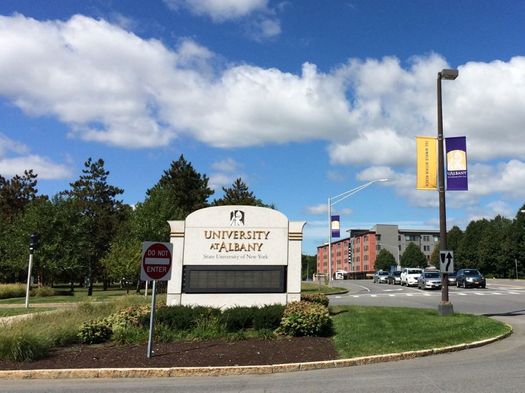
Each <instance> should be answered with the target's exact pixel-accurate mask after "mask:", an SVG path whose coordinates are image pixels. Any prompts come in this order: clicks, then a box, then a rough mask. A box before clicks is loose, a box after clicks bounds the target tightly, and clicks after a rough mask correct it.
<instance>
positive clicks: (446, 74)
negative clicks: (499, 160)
mask: <svg viewBox="0 0 525 393" xmlns="http://www.w3.org/2000/svg"><path fill="white" fill-rule="evenodd" d="M458 74H459V73H458V70H451V69H444V70H442V71H440V72H438V74H437V125H438V181H439V245H440V247H439V249H440V250H441V251H446V250H447V213H446V204H445V158H444V151H443V139H444V138H443V104H442V98H441V80H442V79H445V80H454V79H456V78H457V77H458ZM438 309H439V312H440V314H441V315H449V314H453V313H454V308H453V306H452V303H451V302H450V301H449V298H448V273H442V274H441V302H440V303H439V306H438Z"/></svg>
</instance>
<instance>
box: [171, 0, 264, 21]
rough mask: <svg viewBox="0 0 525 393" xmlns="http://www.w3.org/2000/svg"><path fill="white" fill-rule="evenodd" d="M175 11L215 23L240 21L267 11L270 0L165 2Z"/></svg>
mask: <svg viewBox="0 0 525 393" xmlns="http://www.w3.org/2000/svg"><path fill="white" fill-rule="evenodd" d="M164 2H165V3H166V4H167V5H168V7H170V8H171V9H173V10H179V9H181V8H184V9H187V10H189V11H190V12H191V13H193V14H194V15H199V16H209V17H210V18H211V19H212V20H213V21H214V22H224V21H226V20H231V19H238V18H241V17H244V16H247V15H249V14H251V13H253V12H256V11H264V10H266V9H267V6H268V0H164Z"/></svg>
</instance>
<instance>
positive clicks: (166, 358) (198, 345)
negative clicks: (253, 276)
mask: <svg viewBox="0 0 525 393" xmlns="http://www.w3.org/2000/svg"><path fill="white" fill-rule="evenodd" d="M153 350H154V356H153V357H151V358H149V359H148V358H147V356H146V352H147V344H140V345H125V346H121V345H118V346H117V345H79V346H74V347H69V348H58V349H55V350H53V351H52V352H51V353H50V356H49V357H47V358H45V359H41V360H37V361H34V362H23V363H16V362H9V361H3V360H0V370H35V369H68V368H128V367H129V368H133V367H208V366H250V365H266V364H283V363H296V362H313V361H322V360H333V359H337V356H338V355H337V351H336V350H335V347H334V345H333V342H332V340H331V339H330V338H325V337H291V338H279V339H275V340H263V339H248V340H242V341H233V342H227V341H222V340H211V341H201V342H195V341H193V342H176V343H158V344H157V343H154V345H153Z"/></svg>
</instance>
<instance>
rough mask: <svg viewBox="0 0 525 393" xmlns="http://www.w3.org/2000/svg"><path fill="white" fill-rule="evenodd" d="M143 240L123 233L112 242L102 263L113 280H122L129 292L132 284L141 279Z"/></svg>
mask: <svg viewBox="0 0 525 393" xmlns="http://www.w3.org/2000/svg"><path fill="white" fill-rule="evenodd" d="M141 244H142V243H141V242H140V241H139V240H137V239H134V238H133V237H131V236H127V235H126V234H121V235H120V236H118V237H117V238H116V239H115V240H114V241H113V242H112V243H111V247H110V248H109V252H108V253H107V254H106V255H105V256H104V258H102V261H101V264H102V266H104V269H105V271H106V273H107V275H108V277H109V278H110V279H111V280H112V281H117V282H121V283H122V284H123V285H124V286H125V288H126V293H128V294H129V288H130V285H131V284H133V283H135V282H136V281H137V280H138V279H139V274H140V260H141Z"/></svg>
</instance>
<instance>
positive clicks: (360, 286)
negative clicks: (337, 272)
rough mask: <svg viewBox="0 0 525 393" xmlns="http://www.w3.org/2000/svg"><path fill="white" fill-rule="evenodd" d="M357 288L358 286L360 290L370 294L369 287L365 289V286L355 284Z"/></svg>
mask: <svg viewBox="0 0 525 393" xmlns="http://www.w3.org/2000/svg"><path fill="white" fill-rule="evenodd" d="M355 286H356V287H359V288H363V289H366V290H367V291H368V292H370V289H369V288H367V287H364V286H362V285H357V284H355Z"/></svg>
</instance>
